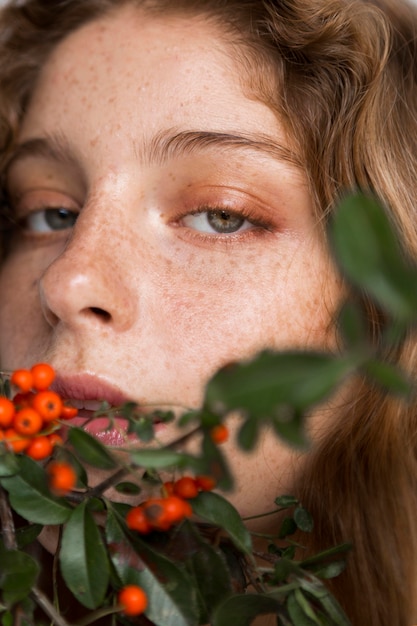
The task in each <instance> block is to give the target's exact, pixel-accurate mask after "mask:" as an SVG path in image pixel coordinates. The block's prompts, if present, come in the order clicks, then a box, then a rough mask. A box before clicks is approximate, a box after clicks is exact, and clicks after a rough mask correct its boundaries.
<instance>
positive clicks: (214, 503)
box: [192, 491, 252, 554]
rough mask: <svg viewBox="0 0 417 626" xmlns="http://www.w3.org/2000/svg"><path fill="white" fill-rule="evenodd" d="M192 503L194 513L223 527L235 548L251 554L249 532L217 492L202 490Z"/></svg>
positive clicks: (233, 509)
mask: <svg viewBox="0 0 417 626" xmlns="http://www.w3.org/2000/svg"><path fill="white" fill-rule="evenodd" d="M192 504H193V511H194V513H195V514H196V515H198V516H199V517H202V518H203V519H205V520H207V521H208V522H211V523H212V524H215V525H216V526H220V527H221V528H223V529H224V530H225V531H226V532H227V533H228V534H229V537H230V539H231V540H232V541H233V543H234V544H235V546H236V547H237V548H239V549H240V550H242V552H245V553H246V554H251V551H252V540H251V536H250V533H249V531H248V529H247V528H246V526H245V525H244V523H243V521H242V518H241V517H240V515H239V513H238V512H237V510H236V509H235V508H234V506H232V505H231V504H230V502H228V501H227V500H225V499H224V498H222V496H220V495H219V494H217V493H213V492H211V491H202V492H200V493H199V494H198V496H197V497H196V498H194V499H193V502H192Z"/></svg>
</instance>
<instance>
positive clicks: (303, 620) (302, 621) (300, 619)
mask: <svg viewBox="0 0 417 626" xmlns="http://www.w3.org/2000/svg"><path fill="white" fill-rule="evenodd" d="M301 597H302V596H301ZM303 600H304V598H303ZM305 608H306V604H305V603H304V602H303V603H301V604H300V594H299V590H298V589H296V590H295V591H294V592H293V593H292V594H290V595H289V596H288V600H287V611H288V613H289V616H290V618H291V620H292V623H293V624H294V626H315V625H316V624H320V622H319V621H318V620H317V618H314V614H313V618H311V614H310V615H307V613H306V611H305Z"/></svg>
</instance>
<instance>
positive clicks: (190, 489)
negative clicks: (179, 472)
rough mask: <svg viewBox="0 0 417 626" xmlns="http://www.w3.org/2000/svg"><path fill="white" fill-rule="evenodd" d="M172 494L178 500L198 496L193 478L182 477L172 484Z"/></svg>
mask: <svg viewBox="0 0 417 626" xmlns="http://www.w3.org/2000/svg"><path fill="white" fill-rule="evenodd" d="M174 494H175V495H176V496H179V497H180V498H185V499H186V500H188V499H189V498H195V497H196V496H197V495H198V487H197V482H196V480H195V478H191V476H183V477H182V478H180V479H179V480H176V481H175V483H174Z"/></svg>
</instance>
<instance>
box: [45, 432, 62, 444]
mask: <svg viewBox="0 0 417 626" xmlns="http://www.w3.org/2000/svg"><path fill="white" fill-rule="evenodd" d="M47 437H48V439H49V441H50V442H51V445H52V447H53V448H55V446H62V445H63V444H64V440H63V439H62V437H61V435H58V433H51V434H50V435H47Z"/></svg>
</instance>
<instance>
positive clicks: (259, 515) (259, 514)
mask: <svg viewBox="0 0 417 626" xmlns="http://www.w3.org/2000/svg"><path fill="white" fill-rule="evenodd" d="M285 510H286V509H285V508H281V509H274V510H273V511H267V512H266V513H258V514H257V515H250V516H248V517H242V520H243V521H244V522H249V521H250V520H252V519H259V518H260V517H267V516H268V515H275V514H276V513H281V512H282V511H285Z"/></svg>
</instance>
